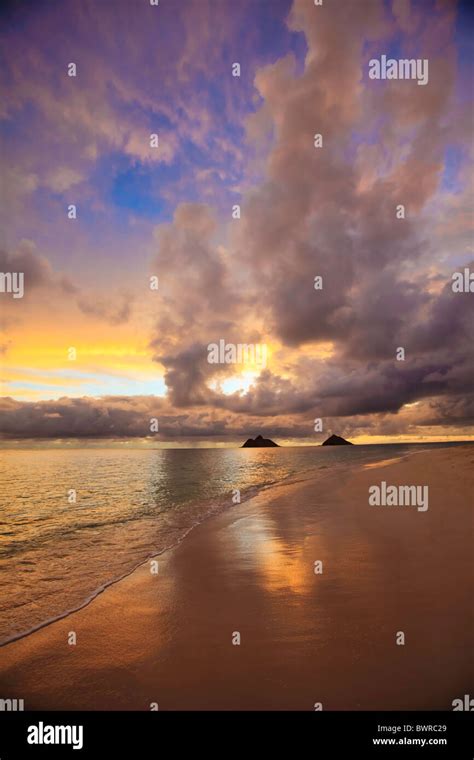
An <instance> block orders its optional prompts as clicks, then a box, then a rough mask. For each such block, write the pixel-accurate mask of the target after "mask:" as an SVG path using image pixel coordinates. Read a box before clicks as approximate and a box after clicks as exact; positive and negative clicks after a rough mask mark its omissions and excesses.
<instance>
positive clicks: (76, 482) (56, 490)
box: [0, 444, 447, 644]
mask: <svg viewBox="0 0 474 760" xmlns="http://www.w3.org/2000/svg"><path fill="white" fill-rule="evenodd" d="M446 445H447V444H426V445H416V446H413V445H411V446H410V445H405V446H403V445H384V446H354V447H352V446H350V447H349V446H347V447H345V446H343V447H324V448H323V447H295V448H275V449H237V448H236V449H230V448H229V449H224V448H223V449H138V448H137V449H131V450H126V451H124V450H118V449H113V448H110V449H97V448H94V449H91V448H89V449H88V448H64V449H31V450H26V449H3V450H1V451H0V482H1V484H2V488H1V497H0V590H1V591H0V644H2V643H6V642H7V641H9V640H12V639H14V638H17V637H19V636H21V635H24V634H25V633H28V632H30V631H32V630H35V629H36V628H38V627H41V626H42V625H44V624H45V623H47V622H49V621H51V620H54V619H56V618H58V617H61V616H63V615H65V614H67V613H68V612H70V611H72V610H74V609H78V608H79V607H81V606H83V605H84V604H86V603H87V602H88V601H90V600H91V599H92V598H93V597H94V596H96V595H97V594H98V593H100V591H101V590H103V589H104V588H105V587H106V586H107V585H109V584H110V583H113V582H114V581H116V580H118V579H119V578H121V577H123V576H124V575H127V574H128V573H130V572H131V571H132V570H133V569H134V568H136V567H137V566H138V565H139V564H141V563H142V562H144V561H145V560H146V559H147V558H149V557H151V556H153V555H156V554H159V553H161V552H163V551H164V550H165V549H167V548H169V547H171V546H173V545H175V544H177V543H178V542H179V541H181V540H183V539H185V537H186V535H187V533H188V532H189V531H190V530H192V528H193V527H194V526H195V525H197V524H199V523H200V522H202V521H203V520H206V519H209V518H210V517H212V515H213V514H216V513H218V512H221V511H223V510H224V509H232V508H235V505H234V504H233V502H232V490H233V489H239V490H240V492H241V500H242V501H244V500H246V499H248V498H250V497H251V496H252V495H254V494H255V493H257V492H258V491H259V490H260V489H262V488H271V487H272V485H274V484H276V483H279V482H281V481H283V480H288V481H291V480H298V479H304V478H307V477H310V476H311V477H312V476H314V475H316V476H317V474H318V471H319V472H322V471H324V472H327V468H331V469H333V468H339V467H344V468H347V466H349V465H353V464H368V463H371V462H376V461H380V460H385V459H390V458H393V457H398V456H400V455H403V454H405V453H407V452H408V451H412V450H419V449H423V448H428V447H436V446H446ZM71 489H74V490H75V491H76V501H75V503H74V502H71V501H70V500H69V499H68V496H69V495H70V491H71ZM315 509H317V503H316V505H315Z"/></svg>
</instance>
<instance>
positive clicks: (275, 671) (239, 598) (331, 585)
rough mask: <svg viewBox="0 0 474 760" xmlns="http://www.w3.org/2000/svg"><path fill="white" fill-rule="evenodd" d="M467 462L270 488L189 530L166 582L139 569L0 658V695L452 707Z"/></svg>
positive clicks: (420, 464) (461, 659) (465, 557)
mask: <svg viewBox="0 0 474 760" xmlns="http://www.w3.org/2000/svg"><path fill="white" fill-rule="evenodd" d="M473 464H474V447H473V446H463V447H453V448H446V449H439V450H434V451H423V452H420V453H414V454H410V455H409V456H407V457H405V458H403V459H402V460H400V461H396V462H388V463H386V464H383V465H377V466H375V467H365V468H362V469H360V468H359V469H358V470H356V469H355V468H353V469H351V468H348V469H346V470H345V471H344V474H343V475H341V471H340V470H339V471H338V473H337V475H335V474H334V473H333V472H331V470H329V469H328V470H327V471H324V473H323V474H319V475H318V477H315V478H314V479H311V480H306V481H304V482H300V483H293V484H285V485H283V484H282V485H280V486H276V487H273V488H271V489H268V490H266V491H264V492H262V493H260V494H259V495H257V496H256V497H254V498H252V499H251V500H250V501H247V502H245V503H243V504H241V505H236V506H234V507H232V508H230V509H229V510H227V511H226V512H225V513H223V514H221V515H219V516H216V517H213V518H211V519H209V520H207V521H206V522H204V523H203V524H201V525H199V526H198V527H196V528H195V529H193V530H192V531H191V533H190V534H189V535H188V536H187V537H186V538H185V539H184V540H183V541H182V542H181V543H180V544H179V545H178V546H176V547H175V548H173V549H171V550H168V551H167V552H165V553H164V554H162V555H160V556H159V557H157V560H158V562H159V572H158V574H156V575H155V574H152V573H151V572H150V563H146V564H145V565H143V566H141V567H140V568H139V569H138V570H136V571H135V572H133V573H132V574H131V575H130V576H128V577H127V578H125V579H123V580H122V581H120V582H118V583H116V584H115V585H113V586H111V587H109V588H108V589H107V590H106V591H105V592H104V593H102V594H101V595H100V596H98V597H97V598H96V599H95V600H94V601H92V602H91V603H90V604H89V605H88V606H87V607H85V608H83V609H82V610H80V611H78V612H76V613H73V614H71V615H69V616H68V617H67V618H64V619H62V620H59V621H57V622H55V623H52V624H51V625H48V626H46V627H45V628H43V629H41V630H39V631H37V632H35V633H33V634H31V635H29V636H26V637H25V638H23V639H20V640H18V641H16V642H13V643H10V644H8V645H6V646H4V647H2V648H1V649H0V672H1V674H0V695H1V696H2V697H16V698H22V699H24V701H25V709H26V710H38V709H51V710H126V709H133V710H149V709H150V705H151V704H152V703H157V704H158V705H159V709H160V710H203V709H210V710H263V709H269V710H313V709H314V705H315V703H321V704H322V707H323V709H324V710H396V709H406V710H428V709H434V710H450V709H452V708H451V703H452V700H453V699H455V698H458V697H461V696H463V695H464V694H467V693H471V694H472V693H473V688H474V677H473V658H472V640H473V618H472V595H473V565H472V535H473V533H472V529H473V523H472V494H473V492H474V478H473V473H474V467H473ZM382 481H385V482H386V483H389V484H394V485H411V484H415V485H416V484H420V485H421V484H427V485H428V486H429V508H428V509H427V510H426V511H419V510H418V509H417V508H416V507H413V506H397V507H386V506H369V503H368V489H369V487H370V486H371V485H373V484H380V483H381V482H382ZM316 505H317V508H316ZM318 561H319V562H322V572H321V573H316V572H315V562H318ZM317 567H319V566H317ZM72 631H74V632H75V633H76V636H77V644H76V645H75V646H70V645H69V644H68V635H69V633H70V632H72ZM399 632H403V633H404V636H405V644H404V645H398V644H397V641H396V639H397V634H399ZM236 633H239V634H240V645H234V644H233V639H234V641H235V640H236Z"/></svg>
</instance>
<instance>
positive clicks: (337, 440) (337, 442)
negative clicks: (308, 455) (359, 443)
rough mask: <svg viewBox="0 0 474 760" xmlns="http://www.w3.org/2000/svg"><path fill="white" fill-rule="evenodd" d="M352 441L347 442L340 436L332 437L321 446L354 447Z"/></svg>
mask: <svg viewBox="0 0 474 760" xmlns="http://www.w3.org/2000/svg"><path fill="white" fill-rule="evenodd" d="M353 445H354V444H353V443H351V442H350V441H346V439H345V438H341V436H340V435H330V436H329V438H327V439H326V440H325V441H324V442H323V443H322V444H321V446H353Z"/></svg>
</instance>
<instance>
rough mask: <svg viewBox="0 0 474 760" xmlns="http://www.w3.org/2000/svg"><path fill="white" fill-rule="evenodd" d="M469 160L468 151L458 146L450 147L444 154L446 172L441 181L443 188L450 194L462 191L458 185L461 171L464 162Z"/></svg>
mask: <svg viewBox="0 0 474 760" xmlns="http://www.w3.org/2000/svg"><path fill="white" fill-rule="evenodd" d="M466 160H467V157H466V151H465V150H464V149H462V148H461V147H460V146H458V145H448V146H447V148H446V150H445V153H444V172H443V176H442V179H441V187H442V189H443V190H446V191H448V192H450V193H458V192H461V191H462V187H461V186H460V185H459V183H458V175H459V171H460V169H461V167H462V165H463V162H464V161H466Z"/></svg>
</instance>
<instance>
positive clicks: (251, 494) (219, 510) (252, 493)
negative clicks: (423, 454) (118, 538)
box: [0, 452, 420, 651]
mask: <svg viewBox="0 0 474 760" xmlns="http://www.w3.org/2000/svg"><path fill="white" fill-rule="evenodd" d="M415 453H420V452H408V453H407V454H405V455H402V456H401V457H394V458H393V459H388V460H384V461H387V462H396V461H399V460H401V459H403V458H405V457H407V456H411V455H413V454H415ZM357 466H360V464H359V463H357V462H354V463H353V464H351V465H349V466H348V465H347V463H345V464H335V465H334V464H333V465H332V469H331V472H330V473H327V474H328V475H329V474H331V475H334V474H335V473H334V470H336V471H337V470H338V469H341V470H344V471H347V470H348V469H352V468H356V467H357ZM362 466H363V467H371V466H377V462H375V463H374V464H373V465H371V464H367V465H362ZM330 467H331V466H328V465H322V466H321V467H319V468H318V470H317V471H318V475H319V478H320V477H322V476H324V474H325V473H323V475H320V474H319V473H320V470H326V469H329V468H330ZM319 478H318V476H316V475H315V474H314V472H310V471H309V470H308V475H307V477H300V476H299V475H293V474H292V475H288V476H287V477H285V478H283V479H282V480H279V481H273V482H271V483H263V484H262V485H259V486H248V487H247V489H246V490H244V491H241V495H242V496H243V498H242V500H241V502H240V503H239V504H229V505H227V506H223V504H222V503H220V504H218V505H217V507H216V511H215V512H212V511H211V512H209V513H205V514H204V515H203V517H202V519H200V520H199V521H198V522H196V523H194V524H193V525H190V526H189V528H188V529H187V530H186V531H185V532H184V534H183V535H182V536H180V537H179V538H178V539H177V540H176V541H175V542H174V543H172V544H170V545H169V546H166V547H164V548H163V549H160V550H158V551H153V552H151V553H150V554H149V555H148V556H147V557H145V558H144V559H140V560H139V561H138V562H137V563H136V564H135V565H133V567H131V568H130V570H127V572H125V573H123V574H122V575H120V576H118V577H116V578H112V579H111V580H109V581H107V582H106V583H104V584H102V585H101V586H99V587H97V588H96V589H94V591H93V592H91V593H90V594H89V595H88V596H87V597H86V598H85V599H84V601H83V602H81V603H80V604H78V605H77V606H74V607H71V608H70V609H67V610H65V611H64V612H62V613H60V614H58V615H55V616H54V617H51V618H48V619H47V620H45V621H43V622H41V623H39V624H38V625H35V626H33V627H32V628H29V629H27V630H26V631H22V632H20V633H18V634H14V635H13V636H11V637H9V638H7V639H5V640H4V641H0V651H1V649H2V648H3V647H6V646H8V645H9V644H13V643H14V642H16V641H20V640H21V639H23V638H25V637H26V636H31V635H32V634H34V633H36V632H37V631H41V630H42V629H43V628H46V627H47V626H50V625H53V624H54V623H56V622H57V621H59V620H64V619H65V618H68V617H69V616H70V615H74V613H75V612H79V611H80V610H82V609H84V608H85V607H87V606H88V605H89V604H92V602H93V601H94V600H95V599H96V598H97V597H98V596H100V595H101V594H103V593H104V592H106V591H107V590H108V589H109V588H110V587H111V586H114V585H115V584H117V583H120V582H121V581H123V580H125V579H126V578H128V577H129V576H130V575H132V573H134V572H135V571H137V570H139V569H140V567H142V566H143V565H146V564H147V563H148V562H150V561H151V560H152V559H154V558H155V557H160V556H161V555H162V554H164V553H165V552H168V551H172V550H173V549H175V548H176V547H178V546H179V545H180V544H181V542H182V541H184V540H185V539H186V537H187V536H188V535H189V534H190V533H191V531H193V530H194V529H195V528H197V527H199V526H200V525H202V524H204V523H205V522H207V521H208V520H212V519H213V518H215V517H218V516H219V515H221V514H224V513H226V512H227V511H228V510H231V509H237V508H238V507H240V506H242V505H243V504H245V503H247V502H248V501H250V500H251V499H253V498H255V497H256V496H258V495H259V494H260V493H262V492H266V491H267V490H271V489H276V488H279V487H281V486H285V485H298V484H300V483H306V482H308V481H311V480H317V479H319Z"/></svg>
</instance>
